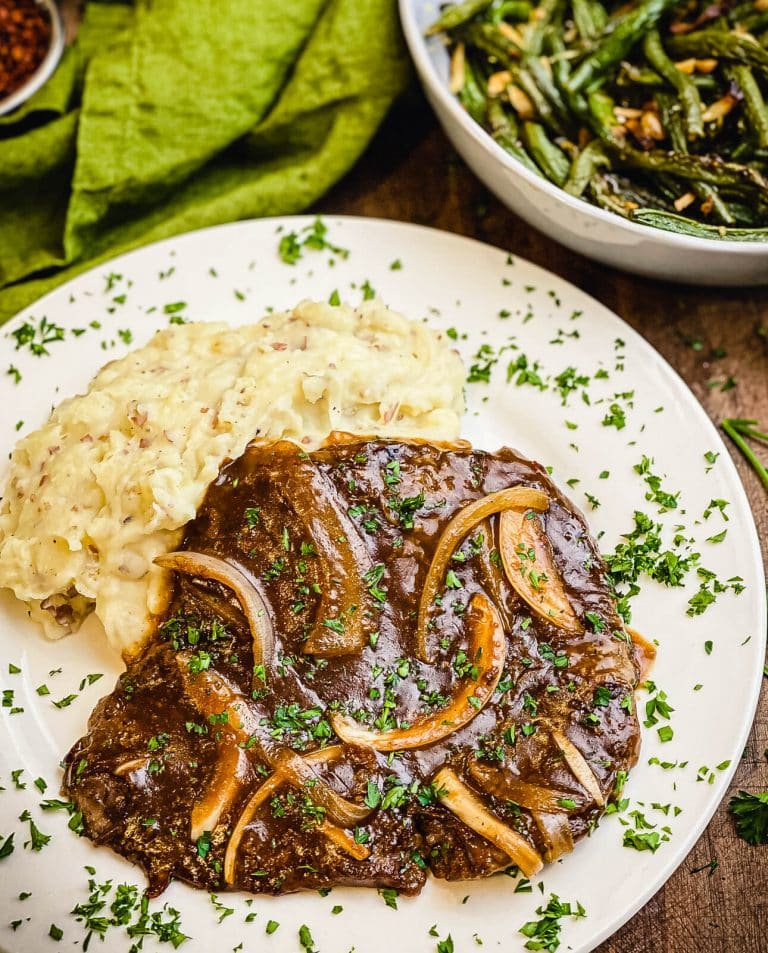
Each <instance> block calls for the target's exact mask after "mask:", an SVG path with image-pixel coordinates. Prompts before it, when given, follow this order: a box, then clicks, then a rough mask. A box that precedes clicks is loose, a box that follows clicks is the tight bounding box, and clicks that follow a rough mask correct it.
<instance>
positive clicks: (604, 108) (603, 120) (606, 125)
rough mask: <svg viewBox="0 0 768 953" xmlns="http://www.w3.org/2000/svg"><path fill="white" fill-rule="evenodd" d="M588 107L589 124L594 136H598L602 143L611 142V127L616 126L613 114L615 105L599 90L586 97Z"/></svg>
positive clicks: (612, 139) (614, 114) (612, 138)
mask: <svg viewBox="0 0 768 953" xmlns="http://www.w3.org/2000/svg"><path fill="white" fill-rule="evenodd" d="M587 104H588V107H589V124H590V126H591V127H592V131H593V132H594V133H595V135H596V136H599V137H600V138H601V139H602V140H603V141H604V142H613V141H614V135H613V132H612V130H613V127H614V126H615V125H616V113H615V112H614V109H615V106H616V103H615V102H614V100H613V99H612V98H611V97H610V96H609V95H608V94H607V93H603V92H601V91H600V90H596V91H595V92H591V93H590V94H589V95H588V96H587Z"/></svg>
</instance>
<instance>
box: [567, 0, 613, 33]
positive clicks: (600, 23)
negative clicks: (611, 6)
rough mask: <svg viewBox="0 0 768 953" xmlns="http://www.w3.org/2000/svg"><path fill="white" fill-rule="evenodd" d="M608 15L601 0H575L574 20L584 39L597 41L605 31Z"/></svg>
mask: <svg viewBox="0 0 768 953" xmlns="http://www.w3.org/2000/svg"><path fill="white" fill-rule="evenodd" d="M607 19H608V14H607V13H606V12H605V7H604V6H603V5H602V3H600V0H573V20H574V22H575V24H576V29H577V30H578V31H579V34H580V35H581V37H582V39H584V40H587V41H591V40H595V39H597V37H598V36H600V34H601V33H602V32H603V30H604V29H605V23H606V20H607Z"/></svg>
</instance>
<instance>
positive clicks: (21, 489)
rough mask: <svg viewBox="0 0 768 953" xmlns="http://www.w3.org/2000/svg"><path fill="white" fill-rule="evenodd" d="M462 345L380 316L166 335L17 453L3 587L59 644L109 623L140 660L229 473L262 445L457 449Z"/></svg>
mask: <svg viewBox="0 0 768 953" xmlns="http://www.w3.org/2000/svg"><path fill="white" fill-rule="evenodd" d="M449 344H450V342H449V341H447V340H446V338H445V336H444V335H441V334H438V333H436V332H434V331H431V330H429V329H428V328H427V327H425V326H424V325H423V324H416V323H414V322H411V321H408V320H406V318H404V317H402V316H401V315H399V314H396V313H395V312H392V311H389V310H388V309H386V308H384V307H383V306H382V305H381V304H380V303H378V302H375V301H374V302H366V303H365V304H363V305H362V306H361V307H360V308H358V309H356V310H353V309H352V308H350V307H346V306H341V307H331V306H329V305H326V304H317V303H312V302H304V303H302V304H300V305H299V306H298V307H297V308H296V309H295V310H294V311H292V312H288V313H285V314H279V315H273V316H270V317H268V318H265V319H264V320H262V321H261V322H260V323H258V324H254V325H250V326H247V327H242V328H234V329H233V328H230V327H228V326H226V325H224V324H207V323H204V324H189V325H182V326H175V327H171V328H168V329H167V330H165V331H161V332H159V333H158V334H156V335H155V336H154V338H152V340H151V341H150V342H149V344H147V346H146V347H143V348H140V349H138V350H136V351H133V352H132V353H131V354H129V355H127V356H126V357H124V358H122V359H121V360H119V361H114V362H112V363H110V364H107V365H106V366H105V367H104V368H102V370H101V371H99V373H98V374H97V375H96V377H95V378H94V379H93V381H92V383H91V385H90V387H89V389H88V391H87V393H85V394H83V395H80V396H77V397H73V398H71V399H69V400H65V401H63V402H62V403H61V404H60V405H59V406H58V407H57V408H56V409H55V410H54V411H53V413H52V414H51V417H50V419H49V420H48V422H47V423H46V424H45V426H43V427H41V428H40V429H39V430H37V431H35V432H34V433H31V434H30V435H29V436H27V437H25V438H24V439H23V440H21V441H20V442H19V443H18V445H17V446H16V449H15V450H14V452H13V456H12V458H11V470H10V474H9V477H8V483H7V486H6V488H5V493H4V497H3V501H2V504H0V587H7V588H9V589H12V590H13V592H14V593H15V594H16V596H17V597H18V598H19V599H22V600H24V601H25V602H27V603H28V604H29V606H30V609H31V612H32V615H33V617H34V618H35V619H36V620H37V621H39V622H40V623H41V624H42V626H43V628H44V630H45V633H46V634H47V635H48V636H49V637H53V638H57V637H59V636H61V635H64V634H65V633H67V632H71V631H74V630H75V629H77V627H78V626H79V625H80V623H81V622H82V620H83V619H84V618H85V617H86V616H87V615H88V614H89V613H90V612H91V611H95V612H96V614H97V616H98V617H99V619H100V620H101V622H102V623H103V625H104V629H105V630H106V633H107V637H108V639H109V641H110V643H111V644H112V645H113V646H115V647H116V648H118V649H119V650H120V651H121V652H122V653H123V654H124V655H126V656H130V655H132V654H134V653H136V652H137V651H138V650H139V649H140V648H141V646H142V645H143V644H144V642H145V640H146V639H147V638H148V637H149V636H150V635H151V633H152V631H153V628H154V624H155V620H156V616H157V615H158V614H159V613H161V612H162V611H163V609H164V608H165V606H166V602H167V598H168V594H169V586H168V579H167V574H166V573H165V571H163V570H161V569H159V568H158V567H157V566H155V565H153V560H154V559H155V557H156V556H158V555H159V554H161V553H164V552H167V551H169V550H171V549H173V548H174V547H176V546H177V545H178V544H179V542H180V539H181V535H182V528H183V526H184V524H185V523H187V522H188V521H189V520H190V519H192V518H193V517H194V515H195V512H196V510H197V507H198V506H199V505H200V503H201V501H202V499H203V496H204V494H205V491H206V488H207V486H208V484H209V483H210V482H211V480H213V479H214V477H215V476H216V474H217V473H218V470H219V467H220V465H221V464H222V462H223V461H224V460H226V459H227V458H234V457H237V456H239V455H240V454H241V453H242V451H243V450H244V448H245V446H246V444H247V443H248V442H249V441H250V440H251V439H253V438H254V437H263V438H266V439H270V440H277V439H280V438H288V439H293V440H296V441H301V442H303V443H304V444H307V445H316V444H317V443H318V442H320V441H321V440H322V439H323V438H324V437H325V436H326V435H327V434H328V433H329V432H330V431H332V430H342V431H349V432H352V433H358V434H364V435H369V434H370V435H380V436H398V437H408V436H420V437H425V438H428V439H433V440H450V439H454V438H455V437H457V436H458V432H459V419H460V416H461V413H462V410H463V397H462V386H463V381H464V369H463V367H462V364H461V361H460V359H459V357H458V356H457V355H456V353H455V352H454V351H452V350H451V348H450V346H449Z"/></svg>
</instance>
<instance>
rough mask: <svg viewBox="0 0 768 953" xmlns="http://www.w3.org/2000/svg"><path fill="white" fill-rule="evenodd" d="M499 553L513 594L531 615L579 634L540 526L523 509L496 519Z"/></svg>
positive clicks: (536, 520)
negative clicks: (520, 600) (526, 604)
mask: <svg viewBox="0 0 768 953" xmlns="http://www.w3.org/2000/svg"><path fill="white" fill-rule="evenodd" d="M499 552H500V553H501V562H502V564H503V566H504V572H505V573H506V575H507V579H508V580H509V582H510V584H511V586H512V587H513V589H514V590H515V592H516V593H517V594H518V595H519V596H520V598H521V599H523V600H524V601H525V602H527V603H528V605H529V606H530V608H531V609H532V611H533V612H535V613H536V614H537V615H539V616H541V617H542V618H543V619H546V620H547V621H548V622H552V623H554V624H555V625H556V626H558V627H559V628H561V629H565V630H566V631H567V632H582V631H583V626H582V625H581V623H580V622H579V620H578V619H577V618H576V613H575V612H574V611H573V607H572V606H571V603H570V602H569V601H568V596H567V595H566V594H565V589H564V587H563V580H562V577H561V575H560V572H559V571H558V569H557V566H556V565H555V560H554V557H553V555H552V547H551V546H550V543H549V540H548V539H547V536H546V534H545V533H544V530H543V529H542V526H541V522H540V520H539V519H537V518H536V517H535V516H534V515H533V513H531V512H526V511H525V510H524V509H518V508H515V509H507V510H505V512H503V513H502V514H501V517H500V519H499Z"/></svg>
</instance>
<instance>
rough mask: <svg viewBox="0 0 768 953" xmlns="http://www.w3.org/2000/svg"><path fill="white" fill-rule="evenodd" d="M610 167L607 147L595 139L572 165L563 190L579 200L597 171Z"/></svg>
mask: <svg viewBox="0 0 768 953" xmlns="http://www.w3.org/2000/svg"><path fill="white" fill-rule="evenodd" d="M609 165H610V159H609V158H608V156H607V154H606V152H605V146H604V145H603V144H602V142H600V140H599V139H593V140H592V142H590V143H589V144H588V145H587V146H586V147H585V148H584V149H582V150H581V151H580V152H579V154H578V155H577V156H576V158H575V159H574V160H573V162H572V163H571V169H570V172H569V173H568V179H567V181H566V183H565V185H564V186H563V188H564V189H565V191H566V192H567V193H568V194H569V195H575V196H576V197H577V198H578V197H579V196H581V195H583V194H584V191H585V189H586V188H587V186H588V185H589V183H590V181H591V180H592V178H593V176H594V174H595V173H596V172H597V170H598V169H599V168H603V167H605V166H609Z"/></svg>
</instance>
